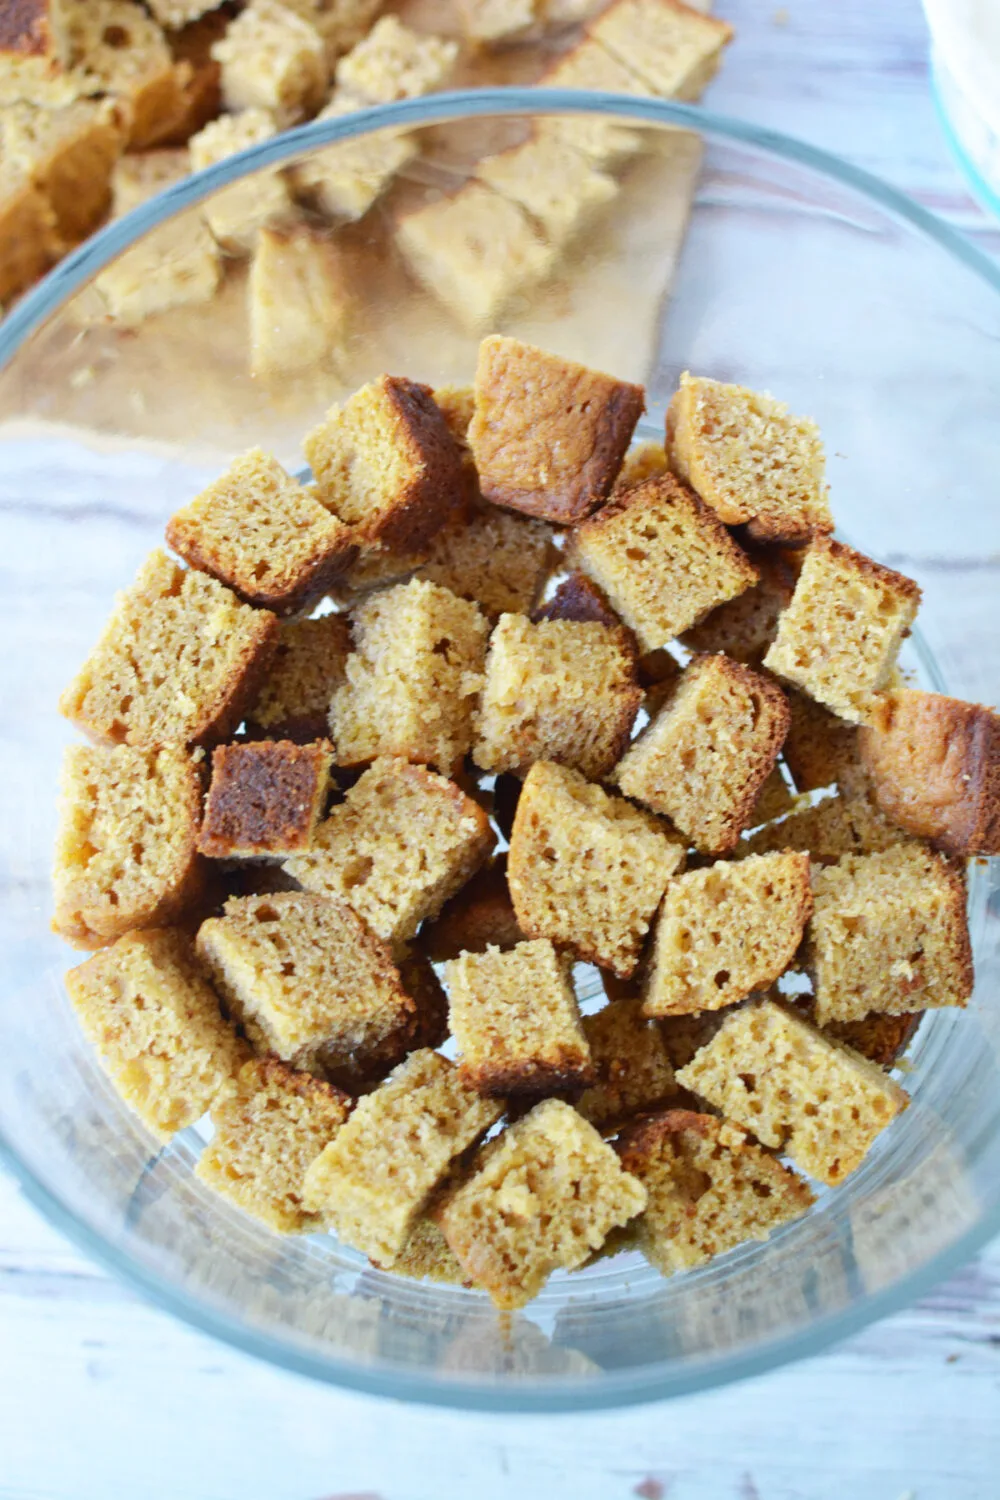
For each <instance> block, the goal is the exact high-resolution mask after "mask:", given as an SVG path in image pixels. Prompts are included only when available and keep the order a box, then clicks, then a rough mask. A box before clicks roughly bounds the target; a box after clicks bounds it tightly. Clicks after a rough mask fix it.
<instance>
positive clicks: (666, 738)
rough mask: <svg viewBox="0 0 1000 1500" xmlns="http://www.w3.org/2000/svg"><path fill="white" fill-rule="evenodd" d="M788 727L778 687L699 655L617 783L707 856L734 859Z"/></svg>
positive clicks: (621, 767) (620, 768)
mask: <svg viewBox="0 0 1000 1500" xmlns="http://www.w3.org/2000/svg"><path fill="white" fill-rule="evenodd" d="M787 730H788V704H787V702H786V701H785V695H784V694H783V693H782V691H781V689H780V688H779V687H778V685H777V684H776V683H775V682H773V681H772V680H771V679H770V678H768V677H765V676H762V675H761V674H760V673H757V672H752V671H751V670H750V668H749V667H745V666H743V665H742V663H740V662H734V661H730V660H729V658H728V657H727V656H696V657H695V658H694V659H693V660H692V662H691V664H690V666H689V667H688V668H687V669H686V670H685V672H684V673H683V675H682V676H681V678H680V679H679V681H678V684H677V686H676V688H675V689H674V691H673V693H672V695H671V696H670V697H669V698H668V699H667V701H666V702H665V703H664V705H663V707H662V708H660V709H659V710H658V712H657V714H656V717H655V718H654V719H652V720H651V722H650V724H649V725H648V727H647V728H646V729H645V730H644V731H643V732H642V734H640V736H639V737H638V739H637V740H636V741H635V742H634V744H632V745H631V746H630V747H629V749H628V750H626V752H625V755H624V756H623V757H622V759H621V761H620V762H619V764H618V765H617V766H616V768H615V771H614V778H613V779H614V780H615V781H616V782H617V784H618V785H619V786H620V787H621V789H622V791H623V792H624V793H625V795H626V796H627V797H636V798H638V800H639V801H640V802H644V803H645V804H646V806H647V807H649V808H652V810H653V812H657V813H660V814H661V815H662V816H664V817H668V818H670V819H671V821H672V822H673V823H674V824H675V826H676V827H677V828H678V829H679V830H680V831H681V833H683V834H684V835H685V836H686V837H687V838H689V839H690V840H691V842H692V843H693V844H694V845H695V846H696V848H698V849H700V850H701V851H702V852H703V853H705V854H728V853H729V852H730V851H731V850H732V849H734V848H735V847H736V845H737V843H738V841H739V836H740V833H741V832H742V830H743V829H744V828H746V827H748V826H749V823H750V819H751V818H752V816H753V811H754V807H755V805H756V802H757V797H758V795H759V793H760V791H761V788H762V787H763V785H764V783H765V781H766V780H767V778H768V776H769V775H770V774H771V771H772V770H773V769H774V764H775V761H776V760H777V757H778V752H779V751H780V749H781V745H782V742H783V740H784V738H785V734H786V732H787Z"/></svg>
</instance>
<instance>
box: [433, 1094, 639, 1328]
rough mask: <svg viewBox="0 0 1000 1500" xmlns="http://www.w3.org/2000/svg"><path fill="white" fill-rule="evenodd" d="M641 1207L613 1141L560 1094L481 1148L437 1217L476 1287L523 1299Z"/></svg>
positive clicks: (500, 1298) (512, 1300)
mask: <svg viewBox="0 0 1000 1500" xmlns="http://www.w3.org/2000/svg"><path fill="white" fill-rule="evenodd" d="M645 1206H646V1191H645V1189H644V1188H643V1186H642V1184H641V1183H640V1182H639V1181H638V1179H637V1178H635V1177H633V1176H632V1175H631V1174H630V1173H628V1172H624V1171H623V1170H622V1168H621V1165H620V1163H619V1161H618V1158H617V1156H616V1155H615V1153H614V1151H613V1150H612V1148H611V1147H610V1146H609V1145H607V1143H606V1142H604V1141H602V1140H601V1137H600V1136H599V1135H598V1133H597V1131H596V1130H595V1129H594V1127H593V1126H592V1125H590V1124H588V1123H587V1121H586V1120H583V1119H581V1117H580V1116H579V1115H578V1114H577V1112H576V1110H575V1109H573V1108H572V1107H571V1106H570V1105H568V1104H564V1103H563V1102H562V1101H561V1100H559V1099H545V1100H543V1101H542V1103H540V1104H536V1105H535V1107H534V1109H532V1110H531V1111H530V1113H529V1114H527V1115H525V1117H524V1118H523V1119H522V1120H518V1122H517V1124H516V1125H511V1126H509V1127H508V1128H507V1129H506V1130H505V1131H504V1133H503V1135H501V1136H499V1137H498V1138H497V1139H496V1140H495V1141H490V1142H489V1143H488V1144H487V1145H486V1146H485V1147H484V1148H483V1150H482V1152H481V1153H480V1157H479V1160H478V1161H477V1163H476V1166H475V1168H474V1170H473V1172H472V1174H471V1175H470V1176H469V1177H468V1178H467V1180H466V1181H465V1182H464V1183H462V1184H461V1186H459V1187H458V1188H457V1190H456V1191H454V1192H453V1193H451V1194H449V1195H447V1196H446V1198H445V1200H444V1203H443V1205H442V1206H441V1207H440V1208H439V1209H437V1210H436V1217H437V1222H438V1223H439V1224H440V1226H441V1228H442V1230H443V1231H444V1236H445V1239H446V1240H447V1241H448V1244H449V1246H450V1247H451V1249H452V1251H453V1252H454V1254H455V1255H456V1256H457V1258H458V1260H459V1262H460V1263H461V1265H462V1267H463V1269H464V1270H465V1271H466V1272H467V1274H468V1276H469V1277H470V1279H471V1280H472V1281H473V1282H474V1283H475V1285H476V1286H479V1287H482V1288H483V1289H484V1290H485V1291H487V1292H489V1294H490V1297H491V1299H492V1300H493V1302H494V1304H495V1305H496V1306H497V1307H499V1308H503V1309H513V1308H518V1307H524V1305H525V1304H526V1303H528V1302H530V1301H531V1299H532V1298H533V1297H535V1296H537V1295H538V1293H539V1292H540V1291H541V1290H542V1287H543V1286H544V1285H545V1283H546V1281H547V1280H548V1279H549V1277H550V1276H551V1274H552V1272H553V1271H556V1270H560V1269H562V1270H566V1271H572V1270H574V1269H575V1268H576V1267H577V1266H580V1265H582V1264H583V1262H584V1261H585V1260H587V1259H588V1258H589V1257H590V1256H591V1255H592V1254H593V1252H594V1251H595V1250H599V1249H600V1248H601V1246H602V1245H603V1243H604V1241H605V1239H606V1238H607V1236H608V1234H609V1232H610V1231H611V1230H612V1229H615V1228H617V1227H618V1226H619V1225H622V1224H627V1223H628V1221H629V1220H630V1219H633V1218H634V1217H635V1215H636V1214H637V1213H640V1212H641V1211H642V1209H643V1208H645Z"/></svg>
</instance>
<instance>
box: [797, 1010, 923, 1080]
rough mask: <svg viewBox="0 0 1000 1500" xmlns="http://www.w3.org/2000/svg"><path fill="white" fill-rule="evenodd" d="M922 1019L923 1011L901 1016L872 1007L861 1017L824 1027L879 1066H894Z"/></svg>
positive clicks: (828, 1024) (836, 1038) (829, 1022)
mask: <svg viewBox="0 0 1000 1500" xmlns="http://www.w3.org/2000/svg"><path fill="white" fill-rule="evenodd" d="M922 1020H923V1011H910V1012H904V1013H903V1014H902V1015H899V1016H890V1015H886V1013H885V1011H872V1012H871V1013H870V1014H869V1015H867V1016H862V1017H861V1019H860V1021H828V1022H827V1024H826V1025H825V1026H824V1027H823V1028H822V1029H823V1031H825V1032H826V1034H827V1035H828V1036H831V1037H833V1039H834V1041H837V1042H843V1043H844V1044H845V1046H848V1047H853V1049H854V1051H855V1052H860V1053H861V1056H862V1057H867V1058H868V1059H869V1060H870V1061H871V1062H874V1063H878V1065H879V1067H880V1068H891V1067H892V1066H893V1065H894V1064H895V1063H896V1061H897V1060H898V1059H899V1058H900V1057H901V1056H902V1054H903V1053H904V1052H905V1051H906V1049H907V1047H908V1046H909V1045H910V1043H911V1042H912V1040H913V1038H914V1036H915V1035H916V1031H917V1027H918V1026H919V1025H920V1022H921V1021H922Z"/></svg>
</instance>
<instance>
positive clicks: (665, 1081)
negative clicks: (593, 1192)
mask: <svg viewBox="0 0 1000 1500" xmlns="http://www.w3.org/2000/svg"><path fill="white" fill-rule="evenodd" d="M583 1032H584V1035H585V1036H586V1038H587V1044H588V1046H589V1047H590V1056H591V1060H592V1062H593V1065H594V1075H595V1078H594V1082H593V1083H592V1084H591V1085H590V1087H589V1088H588V1089H585V1090H584V1092H583V1093H582V1094H581V1095H580V1097H579V1099H577V1100H576V1101H575V1108H576V1110H577V1112H578V1114H581V1115H582V1116H583V1118H584V1119H585V1120H589V1121H590V1123H591V1125H593V1126H594V1127H595V1129H597V1130H599V1131H600V1132H601V1133H602V1135H610V1134H611V1133H612V1132H613V1131H615V1130H617V1129H618V1128H619V1127H620V1126H621V1125H623V1124H624V1123H625V1121H626V1120H630V1119H633V1118H634V1117H635V1116H636V1115H639V1114H645V1113H647V1112H648V1111H649V1110H652V1109H660V1108H662V1107H663V1105H664V1103H665V1102H666V1100H668V1099H669V1098H671V1097H672V1095H674V1094H675V1093H676V1092H677V1085H676V1083H675V1081H674V1070H673V1067H672V1065H671V1062H670V1054H669V1052H668V1051H667V1046H666V1042H665V1041H664V1037H663V1032H662V1031H661V1029H660V1027H659V1025H658V1024H657V1023H656V1022H655V1021H650V1020H648V1019H647V1017H646V1016H645V1015H644V1014H643V1010H642V1000H641V999H640V998H639V997H638V996H633V997H630V998H629V997H626V998H623V999H621V1000H612V1001H611V1003H610V1004H609V1005H606V1006H605V1007H604V1009H603V1010H599V1011H597V1012H596V1013H595V1014H594V1015H591V1016H584V1018H583Z"/></svg>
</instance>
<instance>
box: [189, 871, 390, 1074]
mask: <svg viewBox="0 0 1000 1500" xmlns="http://www.w3.org/2000/svg"><path fill="white" fill-rule="evenodd" d="M197 950H198V955H199V957H200V958H201V960H202V962H203V963H204V965H205V967H206V969H207V970H208V972H209V974H210V976H211V978H212V981H213V983H214V984H215V986H216V988H217V989H218V991H219V994H220V995H221V996H222V997H223V999H224V1001H225V1003H226V1006H227V1008H228V1010H229V1012H230V1014H231V1016H232V1017H233V1019H234V1020H236V1021H238V1022H240V1024H241V1025H242V1026H243V1029H244V1030H245V1032H246V1034H247V1036H248V1037H249V1039H250V1041H251V1043H252V1044H253V1046H254V1048H255V1050H257V1051H259V1052H274V1053H275V1054H276V1055H277V1056H278V1057H280V1058H283V1059H284V1060H285V1061H286V1062H290V1063H292V1064H294V1065H295V1066H298V1067H303V1068H307V1069H310V1070H321V1069H322V1068H323V1067H324V1066H331V1067H335V1066H336V1065H337V1064H342V1063H344V1062H347V1061H348V1060H349V1059H350V1058H351V1056H352V1054H353V1053H354V1052H355V1051H356V1050H358V1049H359V1048H364V1047H365V1046H370V1045H373V1044H375V1043H377V1042H380V1041H382V1040H383V1039H384V1038H385V1037H386V1036H388V1035H389V1033H390V1032H392V1031H393V1030H395V1029H396V1028H397V1027H398V1026H401V1025H402V1024H404V1023H405V1022H406V1020H407V1019H408V1018H409V1017H410V1016H411V1015H412V1014H413V1009H414V1006H413V1001H412V1000H411V999H410V997H409V996H408V995H407V994H406V992H405V990H404V989H403V985H402V981H401V979H400V975H399V970H398V969H397V967H396V965H395V963H394V962H393V959H392V955H391V953H390V951H389V949H388V947H387V946H386V945H385V944H384V943H383V942H382V941H381V939H380V938H377V937H376V936H375V934H374V933H373V932H371V931H370V929H369V928H368V927H367V926H366V925H365V923H364V922H363V921H362V920H361V918H360V917H359V916H358V915H357V913H356V912H355V911H354V909H353V908H352V907H350V906H348V905H347V904H346V903H345V902H340V901H334V900H332V899H330V898H328V897H323V896H316V895H313V894H312V893H311V892H307V891H301V892H299V891H295V892H287V893H280V892H279V893H277V894H275V895H267V896H244V897H234V898H232V899H231V900H229V901H227V902H226V906H225V912H224V915H223V916H221V917H210V918H209V919H208V920H207V921H206V922H203V923H202V924H201V927H200V928H199V929H198V937H197Z"/></svg>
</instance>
